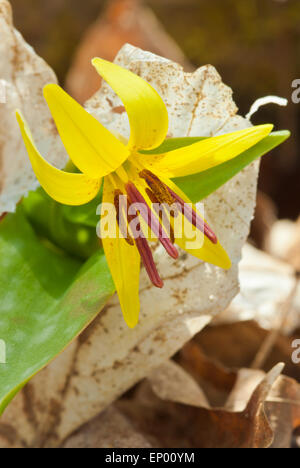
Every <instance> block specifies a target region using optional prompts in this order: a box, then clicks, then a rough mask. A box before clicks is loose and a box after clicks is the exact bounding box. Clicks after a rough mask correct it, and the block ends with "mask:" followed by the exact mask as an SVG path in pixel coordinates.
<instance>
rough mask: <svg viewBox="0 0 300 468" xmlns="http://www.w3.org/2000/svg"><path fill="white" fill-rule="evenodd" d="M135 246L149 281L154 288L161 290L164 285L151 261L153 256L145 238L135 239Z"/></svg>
mask: <svg viewBox="0 0 300 468" xmlns="http://www.w3.org/2000/svg"><path fill="white" fill-rule="evenodd" d="M135 243H136V246H137V248H138V251H139V253H140V256H141V259H142V262H143V264H144V266H145V268H146V271H147V273H148V276H149V278H150V281H151V282H152V283H153V284H154V286H156V287H157V288H163V286H164V283H163V281H162V279H161V278H160V276H159V273H158V271H157V268H156V265H155V263H154V260H153V255H152V252H151V249H150V247H149V245H148V242H147V240H146V239H145V238H143V237H139V238H138V239H135Z"/></svg>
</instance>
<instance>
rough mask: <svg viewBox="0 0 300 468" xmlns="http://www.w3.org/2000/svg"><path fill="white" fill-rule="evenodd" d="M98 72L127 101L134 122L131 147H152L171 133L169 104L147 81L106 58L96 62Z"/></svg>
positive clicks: (129, 114) (129, 115)
mask: <svg viewBox="0 0 300 468" xmlns="http://www.w3.org/2000/svg"><path fill="white" fill-rule="evenodd" d="M92 63H93V65H94V67H95V68H96V70H97V71H98V73H99V74H100V75H101V76H102V78H104V80H105V81H107V83H108V84H109V85H110V86H111V87H112V89H113V90H114V91H115V93H116V94H117V95H118V96H119V97H120V99H121V100H122V101H123V104H124V106H125V108H126V111H127V114H128V117H129V122H130V130H131V134H130V140H129V146H130V147H131V148H134V149H152V148H156V147H157V146H159V145H160V144H161V143H162V142H163V141H164V139H165V138H166V135H167V132H168V125H169V124H168V112H167V109H166V106H165V104H164V102H163V100H162V99H161V97H160V96H159V94H158V93H157V92H156V91H155V89H153V88H152V86H150V84H149V83H147V82H146V81H145V80H143V79H142V78H140V77H139V76H137V75H135V74H134V73H132V72H130V71H129V70H126V69H125V68H122V67H120V66H119V65H116V64H114V63H111V62H107V61H106V60H102V59H100V58H95V59H93V61H92Z"/></svg>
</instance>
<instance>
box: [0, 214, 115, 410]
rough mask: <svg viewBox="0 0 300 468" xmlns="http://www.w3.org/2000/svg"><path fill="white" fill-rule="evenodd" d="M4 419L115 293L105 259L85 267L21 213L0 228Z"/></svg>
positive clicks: (0, 393)
mask: <svg viewBox="0 0 300 468" xmlns="http://www.w3.org/2000/svg"><path fill="white" fill-rule="evenodd" d="M0 256H1V269H0V297H1V303H0V339H2V340H4V341H5V343H6V348H7V349H6V352H7V357H6V364H0V413H1V412H3V410H4V409H5V407H6V406H7V404H8V403H9V402H10V400H11V399H12V398H13V397H14V395H15V394H16V393H17V392H18V391H19V390H20V389H21V388H22V387H23V386H24V385H25V383H26V382H27V381H28V380H29V379H30V378H31V377H33V375H34V374H36V373H37V372H38V371H39V370H41V369H42V368H43V367H44V366H45V365H46V364H47V363H49V362H50V361H51V360H52V359H53V358H54V357H55V356H56V355H57V354H59V353H60V352H61V351H62V350H63V349H64V348H65V347H66V346H67V345H68V344H69V343H70V342H71V341H72V340H73V339H74V338H75V337H76V336H77V335H78V334H79V333H80V332H81V331H82V330H83V329H84V328H85V327H86V326H87V325H88V324H89V323H90V322H91V321H92V320H93V319H94V317H95V316H96V315H97V314H98V313H99V311H100V310H101V309H102V307H103V306H104V304H105V303H106V301H107V300H108V299H109V297H111V295H112V294H113V293H114V290H115V288H114V284H113V281H112V278H111V275H110V272H109V270H108V267H107V263H106V259H105V257H104V254H103V253H102V252H101V250H99V251H98V252H97V253H96V254H94V255H93V256H92V257H91V258H90V259H89V260H88V261H87V262H86V263H84V264H83V263H82V262H80V261H79V260H76V259H74V258H72V257H70V256H67V255H63V254H61V253H60V252H55V251H54V250H53V249H50V248H49V247H48V246H46V245H44V244H43V243H41V242H40V241H39V239H38V238H37V237H36V235H35V233H34V231H33V229H32V227H31V226H30V224H29V223H28V221H27V220H26V218H25V216H24V213H23V208H22V207H19V208H18V210H17V213H16V214H12V215H7V216H6V217H5V218H4V220H3V221H2V222H1V223H0Z"/></svg>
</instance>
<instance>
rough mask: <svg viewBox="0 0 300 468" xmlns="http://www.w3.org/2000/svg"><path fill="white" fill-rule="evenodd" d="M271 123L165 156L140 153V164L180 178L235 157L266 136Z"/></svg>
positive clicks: (216, 138) (171, 176)
mask: <svg viewBox="0 0 300 468" xmlns="http://www.w3.org/2000/svg"><path fill="white" fill-rule="evenodd" d="M272 129H273V125H258V126H256V127H250V128H247V129H245V130H239V131H237V132H234V133H227V134H225V135H220V136H216V137H212V138H208V139H206V140H203V141H200V142H198V143H194V144H193V145H190V146H186V147H184V148H180V149H177V150H174V151H170V152H168V153H166V154H165V155H158V156H148V158H147V157H146V156H145V155H142V157H143V161H144V163H145V164H146V165H147V166H148V167H149V169H151V170H153V172H156V173H162V174H164V176H166V177H170V178H173V177H184V176H187V175H190V174H196V173H197V172H202V171H205V170H206V169H209V168H211V167H214V166H218V165H219V164H222V163H223V162H225V161H228V160H230V159H233V158H235V157H236V156H238V155H239V154H241V153H243V152H244V151H246V150H247V149H249V148H251V147H252V146H254V145H255V144H256V143H258V142H259V141H260V140H262V139H263V138H265V137H266V136H268V135H269V133H270V132H271V131H272Z"/></svg>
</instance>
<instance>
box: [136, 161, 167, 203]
mask: <svg viewBox="0 0 300 468" xmlns="http://www.w3.org/2000/svg"><path fill="white" fill-rule="evenodd" d="M139 175H140V177H141V178H142V179H145V181H146V183H147V185H148V186H149V187H150V189H151V190H152V192H153V193H154V195H155V196H156V198H157V199H158V201H159V202H160V203H166V204H167V205H172V204H173V202H174V200H173V198H172V196H171V194H170V193H169V191H168V189H167V187H166V186H165V184H163V183H162V182H161V181H160V180H159V178H158V177H157V176H156V175H155V174H153V173H152V172H150V171H148V170H147V169H143V170H142V171H141V172H140V174H139Z"/></svg>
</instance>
